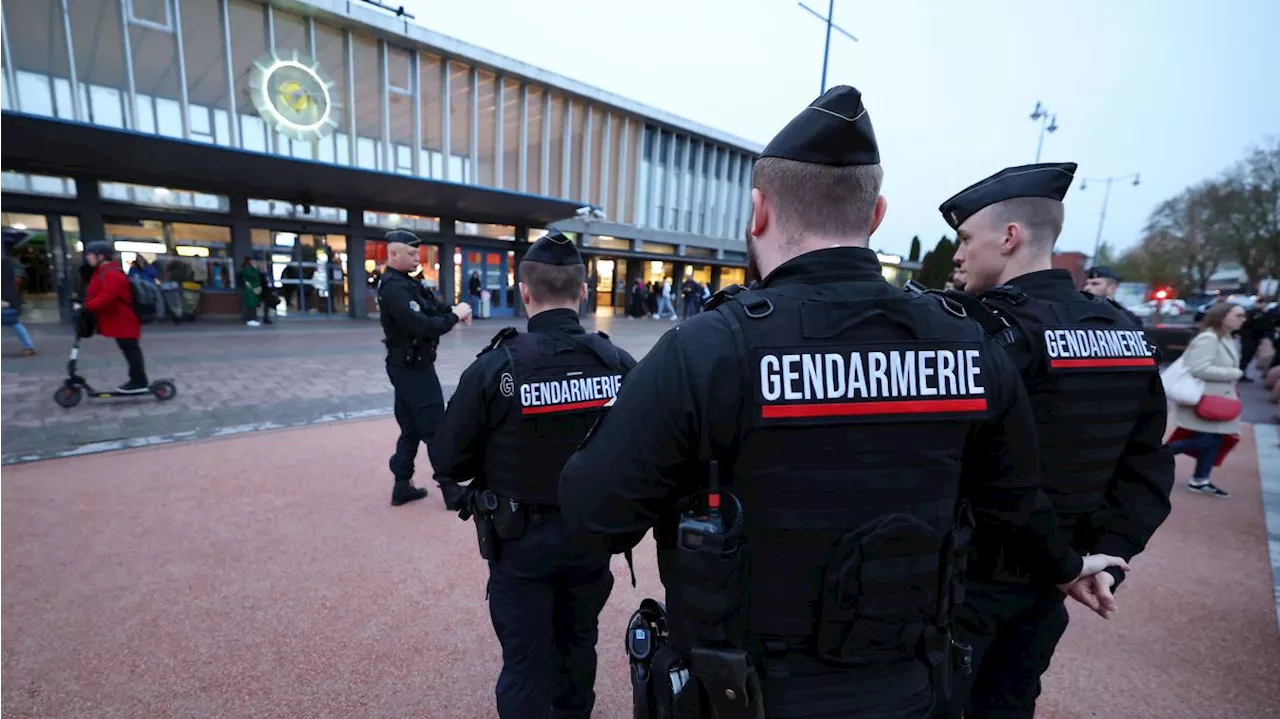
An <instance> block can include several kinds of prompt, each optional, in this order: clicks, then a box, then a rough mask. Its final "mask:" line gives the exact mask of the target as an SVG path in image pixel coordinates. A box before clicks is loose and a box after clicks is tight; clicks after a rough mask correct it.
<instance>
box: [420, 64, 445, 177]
mask: <svg viewBox="0 0 1280 719" xmlns="http://www.w3.org/2000/svg"><path fill="white" fill-rule="evenodd" d="M418 79H419V82H420V83H421V88H422V120H421V122H422V148H421V149H420V151H419V153H420V157H419V159H418V173H419V174H421V175H422V176H423V177H434V178H437V179H439V178H441V177H444V155H443V154H442V153H443V152H444V133H443V131H442V130H443V127H444V116H443V115H442V114H441V113H443V111H444V104H443V103H444V90H443V86H442V83H441V78H440V58H439V57H436V56H435V55H430V54H427V53H422V54H421V55H420V64H419V69H418Z"/></svg>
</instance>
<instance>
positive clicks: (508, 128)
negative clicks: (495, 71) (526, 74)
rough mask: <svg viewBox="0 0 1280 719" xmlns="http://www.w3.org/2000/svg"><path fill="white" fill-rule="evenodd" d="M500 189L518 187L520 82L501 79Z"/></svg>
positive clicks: (515, 188) (516, 188)
mask: <svg viewBox="0 0 1280 719" xmlns="http://www.w3.org/2000/svg"><path fill="white" fill-rule="evenodd" d="M501 102H502V177H501V178H500V179H501V180H502V189H504V190H519V189H520V83H518V82H516V81H514V80H505V79H504V80H503V81H502V100H501Z"/></svg>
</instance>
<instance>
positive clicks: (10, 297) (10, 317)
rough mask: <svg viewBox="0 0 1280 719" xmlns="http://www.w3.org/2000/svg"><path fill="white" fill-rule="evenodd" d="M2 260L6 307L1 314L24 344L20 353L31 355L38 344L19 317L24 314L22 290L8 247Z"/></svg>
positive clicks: (0, 284) (0, 282) (1, 285)
mask: <svg viewBox="0 0 1280 719" xmlns="http://www.w3.org/2000/svg"><path fill="white" fill-rule="evenodd" d="M0 260H2V261H3V268H0V291H2V292H3V301H2V302H0V306H2V307H3V308H4V309H3V310H0V316H3V317H4V325H5V326H6V327H12V328H13V333H14V334H15V335H17V337H18V343H19V344H21V345H22V349H21V350H18V354H19V355H20V356H22V357H30V356H31V355H33V354H35V353H36V344H35V342H32V341H31V333H30V332H28V331H27V326H26V325H24V324H22V320H21V319H19V318H20V317H21V315H22V290H21V289H19V287H18V280H17V276H16V274H15V273H14V269H13V261H12V260H10V259H9V253H8V251H7V248H6V251H5V252H4V254H3V255H2V256H0Z"/></svg>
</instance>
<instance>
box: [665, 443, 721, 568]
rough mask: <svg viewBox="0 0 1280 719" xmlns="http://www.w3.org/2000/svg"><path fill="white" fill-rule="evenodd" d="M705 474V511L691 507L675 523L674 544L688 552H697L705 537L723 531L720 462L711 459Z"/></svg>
mask: <svg viewBox="0 0 1280 719" xmlns="http://www.w3.org/2000/svg"><path fill="white" fill-rule="evenodd" d="M707 475H708V476H707V507H706V513H705V514H703V513H702V512H701V511H699V509H697V508H695V509H691V510H689V511H688V512H685V513H684V514H682V515H680V523H679V524H678V525H676V544H677V545H678V546H679V547H680V549H683V550H685V551H688V552H697V551H698V550H700V549H702V547H703V545H704V544H705V543H706V539H707V537H709V536H715V535H720V534H724V532H725V524H724V517H723V516H722V515H721V513H720V463H719V462H717V461H716V460H714V459H713V460H711V466H710V467H708V470H707Z"/></svg>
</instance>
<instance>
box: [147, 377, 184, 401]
mask: <svg viewBox="0 0 1280 719" xmlns="http://www.w3.org/2000/svg"><path fill="white" fill-rule="evenodd" d="M151 394H153V395H155V397H156V399H158V400H160V401H161V402H164V401H165V400H170V399H173V398H174V397H177V396H178V388H177V387H176V386H174V384H173V383H172V382H170V381H168V380H164V381H161V382H156V383H155V384H153V385H151Z"/></svg>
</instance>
